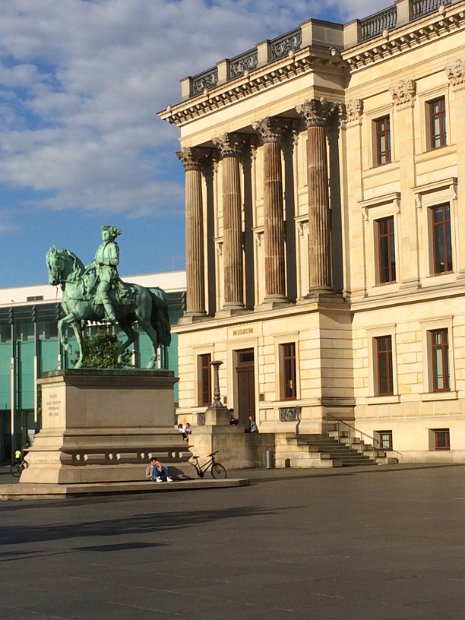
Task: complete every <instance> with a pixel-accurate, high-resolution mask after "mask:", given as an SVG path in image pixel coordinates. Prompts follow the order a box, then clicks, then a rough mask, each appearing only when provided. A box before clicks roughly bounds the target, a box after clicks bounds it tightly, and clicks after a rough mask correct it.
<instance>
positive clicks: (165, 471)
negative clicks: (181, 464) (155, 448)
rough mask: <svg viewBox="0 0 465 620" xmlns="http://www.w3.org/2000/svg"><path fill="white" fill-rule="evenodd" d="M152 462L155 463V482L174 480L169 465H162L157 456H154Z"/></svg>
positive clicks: (153, 473) (153, 474) (153, 471)
mask: <svg viewBox="0 0 465 620" xmlns="http://www.w3.org/2000/svg"><path fill="white" fill-rule="evenodd" d="M150 464H153V469H152V479H153V480H155V482H173V478H172V477H171V475H170V469H169V467H168V466H167V465H162V464H161V463H160V461H159V460H158V459H157V457H156V456H154V457H152V459H151V460H150Z"/></svg>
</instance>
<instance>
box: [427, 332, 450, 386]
mask: <svg viewBox="0 0 465 620" xmlns="http://www.w3.org/2000/svg"><path fill="white" fill-rule="evenodd" d="M430 343H431V360H432V367H431V374H432V381H433V385H432V388H433V392H445V391H448V390H449V389H450V387H449V339H448V332H447V329H446V328H443V329H433V330H432V331H431V332H430Z"/></svg>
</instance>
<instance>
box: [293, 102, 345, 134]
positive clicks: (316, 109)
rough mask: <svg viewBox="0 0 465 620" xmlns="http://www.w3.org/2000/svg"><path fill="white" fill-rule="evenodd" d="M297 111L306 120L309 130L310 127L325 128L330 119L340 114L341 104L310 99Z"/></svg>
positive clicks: (297, 108) (298, 107)
mask: <svg viewBox="0 0 465 620" xmlns="http://www.w3.org/2000/svg"><path fill="white" fill-rule="evenodd" d="M296 111H297V113H298V114H299V116H300V117H301V118H302V119H303V120H304V122H305V125H306V127H307V129H308V128H309V127H325V126H326V122H327V121H328V119H329V118H330V117H331V116H332V115H334V114H338V113H339V112H340V104H338V103H335V102H334V101H327V100H326V99H324V98H323V97H322V98H321V99H308V100H307V101H304V103H302V104H301V105H299V106H296Z"/></svg>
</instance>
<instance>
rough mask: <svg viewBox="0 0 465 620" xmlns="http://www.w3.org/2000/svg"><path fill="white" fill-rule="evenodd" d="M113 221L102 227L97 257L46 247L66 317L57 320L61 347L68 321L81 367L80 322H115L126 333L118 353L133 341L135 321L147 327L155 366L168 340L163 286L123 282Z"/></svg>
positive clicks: (50, 272)
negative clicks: (83, 257)
mask: <svg viewBox="0 0 465 620" xmlns="http://www.w3.org/2000/svg"><path fill="white" fill-rule="evenodd" d="M120 234H121V231H120V230H118V228H116V226H103V227H102V243H101V244H100V246H99V248H98V249H97V252H96V254H95V259H94V260H93V261H92V262H91V263H90V264H89V265H87V267H86V266H85V265H84V263H83V262H82V261H81V260H80V259H79V258H78V257H77V256H76V255H75V254H73V253H72V252H70V251H69V250H66V249H58V248H56V247H52V248H50V250H49V251H48V252H47V255H46V260H47V268H48V280H49V283H50V284H52V285H53V286H58V285H59V286H61V289H62V291H63V297H62V301H61V307H62V309H63V312H64V315H65V316H64V317H63V318H62V319H60V320H59V321H58V336H59V338H60V341H61V343H62V344H63V347H64V349H65V351H68V352H69V351H70V344H69V341H68V336H67V328H68V327H69V326H71V327H72V329H73V331H74V334H75V336H76V341H77V347H78V360H77V362H76V363H75V365H74V367H75V368H81V367H82V359H83V350H82V344H83V338H84V336H83V326H84V325H85V323H86V322H87V321H100V322H110V323H117V324H118V325H119V327H120V329H121V330H122V331H124V333H125V334H126V340H125V341H124V342H122V343H121V346H120V349H119V359H120V360H121V359H122V355H123V353H124V351H125V350H126V349H127V348H128V347H129V346H130V345H131V344H132V343H133V342H134V341H135V338H136V334H135V331H134V323H135V322H136V321H137V322H138V324H139V327H140V328H141V329H142V330H144V331H145V332H146V334H147V335H148V337H149V338H150V340H151V342H152V347H153V354H152V357H151V358H150V361H149V364H148V366H147V367H148V368H155V367H156V363H157V351H158V347H159V346H163V347H167V346H168V345H169V344H170V342H171V330H170V322H169V316H168V303H167V299H166V294H165V292H164V291H163V290H162V289H161V288H158V287H154V288H150V289H148V288H145V287H144V286H139V285H138V284H130V283H128V282H123V281H122V280H121V279H120V277H119V275H118V269H117V267H118V264H119V247H118V244H117V243H116V237H117V236H118V235H120Z"/></svg>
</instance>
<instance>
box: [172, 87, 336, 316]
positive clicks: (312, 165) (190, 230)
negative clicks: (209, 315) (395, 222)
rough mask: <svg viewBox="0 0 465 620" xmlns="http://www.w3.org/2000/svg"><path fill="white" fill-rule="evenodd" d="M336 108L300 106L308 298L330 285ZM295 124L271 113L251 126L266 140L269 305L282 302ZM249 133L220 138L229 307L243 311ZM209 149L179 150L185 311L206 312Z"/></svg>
mask: <svg viewBox="0 0 465 620" xmlns="http://www.w3.org/2000/svg"><path fill="white" fill-rule="evenodd" d="M338 111H339V106H338V105H337V104H333V103H331V102H327V101H324V100H317V99H312V100H309V101H306V102H305V103H304V104H302V105H301V106H299V107H298V108H297V112H298V113H299V115H300V117H301V118H302V119H303V120H304V122H305V125H306V129H307V181H308V221H309V295H313V294H315V293H318V292H324V291H330V290H331V289H332V278H331V246H330V212H329V192H328V163H327V146H326V141H327V135H326V128H327V122H328V120H329V118H332V117H334V116H335V115H336V114H337V113H338ZM291 123H292V121H290V120H289V119H283V118H280V117H268V118H265V119H262V120H260V121H258V122H256V123H254V125H253V127H254V129H255V131H256V132H257V134H258V135H259V137H260V139H261V142H262V144H263V154H264V156H263V166H264V170H263V179H264V245H265V299H264V302H265V303H267V302H271V303H274V302H285V301H286V300H287V297H286V278H285V268H286V267H285V242H284V211H283V180H282V165H281V144H282V137H283V133H284V132H285V131H286V130H288V129H289V127H290V125H291ZM246 139H247V136H245V135H244V134H238V133H228V134H224V135H223V136H220V137H218V138H215V139H214V140H213V143H214V145H215V146H216V148H217V149H218V152H219V155H220V157H221V158H222V160H223V165H222V174H223V178H222V181H223V196H222V199H223V235H224V237H223V257H224V263H223V268H224V276H223V277H224V306H223V309H224V310H240V309H243V308H244V285H243V260H242V200H241V187H240V157H241V154H242V151H243V148H244V146H245V144H246ZM203 153H204V151H202V149H196V148H185V149H183V150H182V151H180V152H179V153H178V157H179V158H180V159H181V160H182V161H183V163H184V167H185V173H186V279H187V297H186V316H203V315H205V313H206V312H205V284H204V282H205V271H204V230H203V208H202V187H201V181H202V172H201V167H202V157H203V156H204V155H203Z"/></svg>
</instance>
